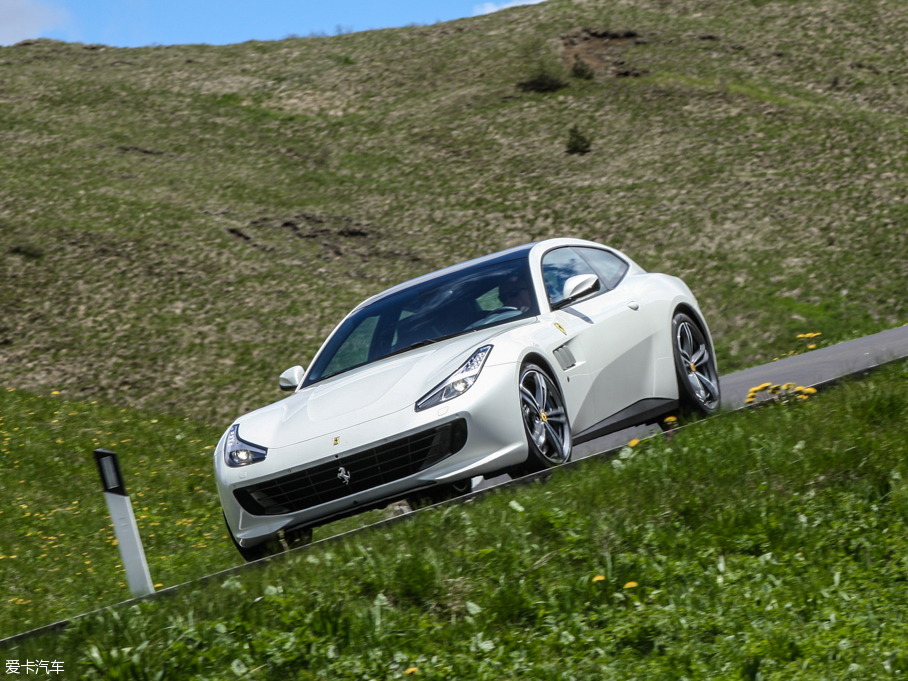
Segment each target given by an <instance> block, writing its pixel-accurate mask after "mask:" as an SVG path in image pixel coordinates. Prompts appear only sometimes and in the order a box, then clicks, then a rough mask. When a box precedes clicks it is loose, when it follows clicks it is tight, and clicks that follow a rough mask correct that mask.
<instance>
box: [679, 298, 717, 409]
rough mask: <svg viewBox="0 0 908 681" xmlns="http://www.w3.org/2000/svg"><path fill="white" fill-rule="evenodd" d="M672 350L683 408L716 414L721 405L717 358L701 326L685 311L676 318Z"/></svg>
mask: <svg viewBox="0 0 908 681" xmlns="http://www.w3.org/2000/svg"><path fill="white" fill-rule="evenodd" d="M672 351H673V354H674V357H675V370H676V372H677V375H678V399H679V401H680V402H681V406H682V408H687V409H690V410H692V411H696V412H699V413H701V414H705V415H707V416H708V415H709V414H712V413H713V412H714V411H715V410H716V407H718V406H719V374H718V372H717V371H716V358H715V356H714V354H713V349H712V345H711V344H710V342H709V341H708V340H707V338H706V335H705V334H704V333H703V331H701V330H700V326H699V325H698V324H697V322H695V321H694V320H693V319H691V318H690V317H689V316H688V315H686V314H684V313H683V312H678V313H677V314H676V315H675V316H674V318H673V319H672Z"/></svg>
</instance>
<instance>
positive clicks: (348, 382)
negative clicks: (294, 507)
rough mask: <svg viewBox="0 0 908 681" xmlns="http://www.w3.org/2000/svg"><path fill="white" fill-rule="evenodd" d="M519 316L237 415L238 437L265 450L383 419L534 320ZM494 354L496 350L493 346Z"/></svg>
mask: <svg viewBox="0 0 908 681" xmlns="http://www.w3.org/2000/svg"><path fill="white" fill-rule="evenodd" d="M534 321H535V319H523V320H520V321H518V322H513V323H511V324H502V325H500V326H495V327H492V328H491V329H487V330H483V329H481V330H478V331H474V332H472V333H468V334H465V335H463V336H458V337H456V338H451V339H448V340H445V341H440V342H439V343H436V344H433V345H428V346H426V347H423V348H417V349H415V350H411V351H409V352H405V353H403V354H401V355H396V356H394V357H388V358H387V359H383V360H379V361H377V362H374V363H372V364H369V365H367V366H364V367H361V368H359V369H354V370H352V371H349V372H346V373H343V374H340V375H339V376H335V377H333V378H329V379H326V380H324V381H320V382H319V383H317V384H315V385H312V386H309V387H307V388H304V389H303V390H301V391H299V392H298V393H296V394H294V395H292V396H290V397H288V398H286V399H284V400H281V401H280V402H275V403H274V404H271V405H269V406H267V407H263V408H262V409H258V410H256V411H253V412H250V413H249V414H246V415H245V416H242V417H240V418H239V419H237V421H236V422H237V423H239V424H240V428H239V435H240V437H241V438H242V439H243V440H245V441H247V442H250V443H253V444H256V445H259V446H261V447H267V448H269V449H272V448H278V447H287V446H290V445H295V444H297V443H300V442H304V441H306V440H311V439H312V438H317V437H321V436H324V435H328V434H331V433H333V432H336V431H338V430H340V429H342V428H349V427H350V426H353V425H357V424H360V423H365V422H366V421H371V420H373V419H378V418H382V417H383V416H387V415H388V414H391V413H393V412H396V411H399V410H401V409H412V408H413V405H414V404H415V403H416V401H417V400H418V399H419V398H421V397H422V396H423V395H425V394H426V393H427V392H429V390H431V389H432V388H434V387H435V386H436V385H438V384H439V383H440V382H441V381H443V380H444V379H445V378H447V377H448V376H449V375H451V374H452V373H453V372H454V371H456V370H457V368H458V367H459V366H460V365H461V364H462V363H463V362H465V361H466V360H467V358H468V357H469V356H470V354H472V352H473V351H474V350H475V349H476V348H478V347H480V346H481V345H482V344H483V343H485V342H488V341H490V340H492V339H494V338H495V337H496V336H500V335H501V334H504V333H507V332H508V331H510V330H511V329H513V328H515V327H518V326H524V325H526V324H528V323H532V322H534ZM493 355H494V350H493Z"/></svg>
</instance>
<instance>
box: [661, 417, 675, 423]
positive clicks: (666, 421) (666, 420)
mask: <svg viewBox="0 0 908 681" xmlns="http://www.w3.org/2000/svg"><path fill="white" fill-rule="evenodd" d="M677 420H678V418H677V417H676V416H666V417H665V419H664V420H663V421H664V423H675V422H676V421H677Z"/></svg>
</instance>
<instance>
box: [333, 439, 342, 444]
mask: <svg viewBox="0 0 908 681" xmlns="http://www.w3.org/2000/svg"><path fill="white" fill-rule="evenodd" d="M340 441H341V439H340V438H339V437H336V438H334V444H336V445H339V444H340Z"/></svg>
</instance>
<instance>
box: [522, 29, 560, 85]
mask: <svg viewBox="0 0 908 681" xmlns="http://www.w3.org/2000/svg"><path fill="white" fill-rule="evenodd" d="M520 58H521V61H522V62H523V63H524V64H525V65H526V69H527V74H528V75H529V77H528V78H527V79H526V80H524V81H521V82H520V83H517V87H518V88H519V89H520V90H523V91H524V92H555V91H557V90H560V89H561V88H563V87H566V86H567V74H566V69H565V66H564V64H563V63H561V60H560V59H559V58H558V55H557V54H556V53H555V51H554V50H553V49H552V48H551V46H550V45H549V44H548V42H547V41H546V40H545V39H544V38H541V37H536V38H532V39H530V40H528V41H526V42H524V43H523V44H522V45H521V46H520Z"/></svg>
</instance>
